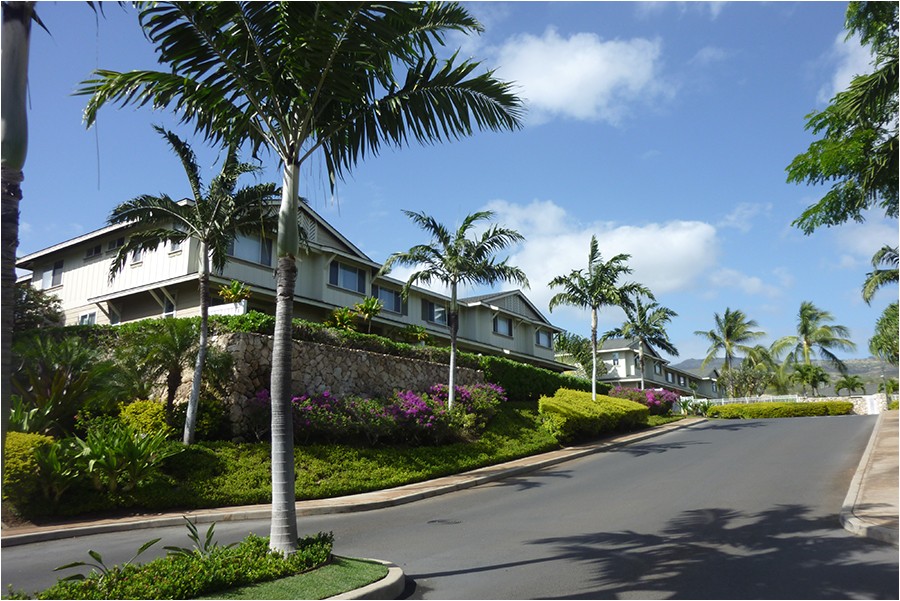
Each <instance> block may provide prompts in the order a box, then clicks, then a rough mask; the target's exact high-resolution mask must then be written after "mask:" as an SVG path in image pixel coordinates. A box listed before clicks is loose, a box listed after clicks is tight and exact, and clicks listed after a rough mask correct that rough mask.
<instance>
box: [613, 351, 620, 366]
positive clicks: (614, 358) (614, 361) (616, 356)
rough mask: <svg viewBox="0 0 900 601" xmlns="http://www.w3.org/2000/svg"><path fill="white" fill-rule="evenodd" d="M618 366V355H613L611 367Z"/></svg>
mask: <svg viewBox="0 0 900 601" xmlns="http://www.w3.org/2000/svg"><path fill="white" fill-rule="evenodd" d="M618 364H619V353H613V365H618Z"/></svg>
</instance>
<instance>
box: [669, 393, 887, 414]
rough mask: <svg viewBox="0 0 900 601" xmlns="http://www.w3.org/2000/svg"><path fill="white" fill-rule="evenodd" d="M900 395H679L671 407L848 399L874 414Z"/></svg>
mask: <svg viewBox="0 0 900 601" xmlns="http://www.w3.org/2000/svg"><path fill="white" fill-rule="evenodd" d="M898 397H900V395H897V394H892V395H891V396H890V399H888V398H887V397H886V396H885V395H884V393H878V394H866V395H852V396H848V397H804V396H799V395H796V394H788V395H781V396H772V395H763V396H756V397H739V398H729V399H695V398H694V397H692V396H683V397H681V398H680V399H679V400H678V402H677V403H675V406H674V407H673V408H672V411H673V413H682V412H683V411H682V407H690V405H692V404H693V403H694V402H695V401H699V402H702V403H709V404H710V405H735V404H741V403H743V404H747V403H813V402H816V401H850V402H851V403H853V412H854V413H856V414H857V415H874V414H877V413H881V412H882V411H885V410H886V409H887V406H888V403H889V401H896V400H897V399H898Z"/></svg>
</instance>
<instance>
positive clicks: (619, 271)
mask: <svg viewBox="0 0 900 601" xmlns="http://www.w3.org/2000/svg"><path fill="white" fill-rule="evenodd" d="M630 258H631V255H626V254H618V255H616V256H614V257H613V258H612V259H610V260H609V261H604V260H603V256H602V255H601V254H600V248H599V245H598V244H597V237H596V236H591V246H590V249H589V251H588V266H587V270H584V269H573V270H572V272H571V273H569V275H560V276H557V277H555V278H553V279H552V280H551V281H550V283H549V284H548V285H549V286H550V287H551V288H562V289H563V291H562V292H558V293H557V294H555V295H554V296H553V297H552V298H551V299H550V303H549V306H550V311H551V312H552V311H553V309H554V308H556V307H558V306H559V305H572V306H575V307H581V308H582V309H590V311H591V398H592V399H594V400H596V399H597V312H598V311H599V310H600V307H608V306H618V307H622V308H625V307H628V308H632V307H633V302H632V300H631V299H632V298H635V297H637V296H638V295H640V294H643V295H645V296H647V297H648V298H650V299H654V297H653V294H652V293H651V292H650V290H649V289H647V287H646V286H643V285H642V284H638V283H636V282H626V283H624V284H622V285H617V283H618V281H619V277H620V276H622V275H627V274H629V273H631V268H630V267H628V265H626V262H627V261H628V259H630Z"/></svg>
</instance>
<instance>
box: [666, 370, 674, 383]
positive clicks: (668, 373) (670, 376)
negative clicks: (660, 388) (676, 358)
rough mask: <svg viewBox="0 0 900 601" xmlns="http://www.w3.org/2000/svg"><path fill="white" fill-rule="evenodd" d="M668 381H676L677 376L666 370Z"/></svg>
mask: <svg viewBox="0 0 900 601" xmlns="http://www.w3.org/2000/svg"><path fill="white" fill-rule="evenodd" d="M666 382H675V376H674V375H673V374H672V372H670V371H667V372H666Z"/></svg>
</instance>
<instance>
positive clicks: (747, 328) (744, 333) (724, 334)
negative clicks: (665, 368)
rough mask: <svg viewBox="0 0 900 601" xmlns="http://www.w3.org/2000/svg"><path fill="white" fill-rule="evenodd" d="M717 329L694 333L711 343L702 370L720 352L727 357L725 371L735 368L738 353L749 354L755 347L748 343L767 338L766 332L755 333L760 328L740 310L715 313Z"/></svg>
mask: <svg viewBox="0 0 900 601" xmlns="http://www.w3.org/2000/svg"><path fill="white" fill-rule="evenodd" d="M714 315H715V320H716V327H715V328H714V329H712V330H709V331H702V330H697V331H695V332H694V334H696V335H697V336H702V337H704V338H706V339H707V340H708V341H709V349H708V350H707V354H706V358H705V359H703V363H702V364H701V368H703V367H706V366H707V365H708V364H709V362H710V361H712V360H713V359H715V358H716V356H717V355H718V354H719V351H722V352H723V353H724V355H725V365H724V367H723V369H725V370H730V369H732V368H733V367H734V360H735V358H736V357H737V353H738V352H742V353H745V354H746V353H749V352H750V351H751V349H752V348H753V347H751V346H749V345H748V344H746V343H748V342H751V341H753V340H756V339H757V338H761V337H762V336H765V332H760V331H755V330H753V329H752V328H756V327H759V324H757V323H756V321H755V320H753V319H747V316H746V315H745V314H744V312H743V311H741V310H740V309H735V310H734V311H732V310H731V309H730V308H729V307H726V308H725V313H724V314H723V315H719V314H718V313H715V314H714ZM732 392H733V390H729V391H728V394H729V396H732Z"/></svg>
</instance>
